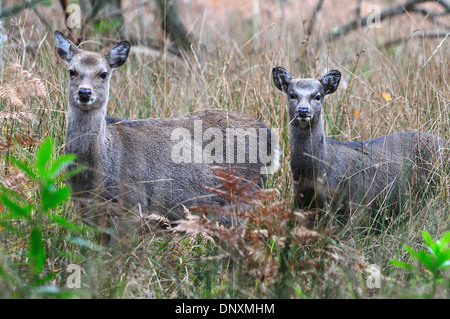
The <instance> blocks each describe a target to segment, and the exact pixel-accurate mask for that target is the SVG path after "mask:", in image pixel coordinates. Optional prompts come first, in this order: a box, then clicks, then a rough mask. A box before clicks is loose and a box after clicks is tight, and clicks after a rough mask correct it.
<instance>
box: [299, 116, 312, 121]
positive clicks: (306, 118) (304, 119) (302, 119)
mask: <svg viewBox="0 0 450 319" xmlns="http://www.w3.org/2000/svg"><path fill="white" fill-rule="evenodd" d="M297 120H298V121H299V122H309V121H311V116H307V117H298V116H297Z"/></svg>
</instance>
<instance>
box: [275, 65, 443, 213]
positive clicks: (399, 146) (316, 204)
mask: <svg viewBox="0 0 450 319" xmlns="http://www.w3.org/2000/svg"><path fill="white" fill-rule="evenodd" d="M272 72H273V80H274V83H275V86H276V87H277V88H278V89H279V90H280V91H282V92H284V93H285V94H286V96H287V98H288V101H289V102H288V103H289V118H290V140H291V141H290V144H291V172H292V175H293V180H294V195H295V201H296V204H297V205H298V206H300V207H302V208H320V209H323V208H325V204H326V202H329V203H334V204H335V208H340V209H339V210H340V211H341V212H342V213H343V214H344V215H346V217H348V214H347V213H348V210H349V208H352V207H353V208H356V207H363V208H366V207H367V208H369V209H370V210H372V211H374V210H376V208H377V207H380V205H383V207H384V208H385V209H389V208H390V209H397V208H398V204H399V203H400V202H401V198H402V196H405V195H406V194H407V193H408V192H409V191H410V190H411V187H412V186H413V185H416V186H419V188H421V187H423V186H425V182H426V181H427V179H428V177H429V176H430V173H432V172H434V171H435V169H436V166H437V164H438V163H439V161H442V159H443V157H442V151H443V150H444V145H445V142H444V140H443V139H442V138H440V137H438V136H435V135H432V134H429V133H425V132H419V131H407V132H400V133H395V134H391V135H387V136H381V137H377V138H374V139H371V140H367V141H361V142H342V141H337V140H333V139H330V138H327V137H325V130H324V123H323V114H322V107H323V102H324V99H325V96H326V95H329V94H332V93H334V92H335V91H336V89H337V88H338V85H339V82H340V79H341V73H340V72H339V71H336V70H333V71H330V72H328V73H326V74H324V75H323V76H322V77H321V78H320V79H319V80H316V79H311V78H306V79H302V78H294V77H292V76H291V75H290V74H289V72H288V71H287V70H285V69H283V68H281V67H276V68H274V69H273V71H272ZM441 163H442V162H441Z"/></svg>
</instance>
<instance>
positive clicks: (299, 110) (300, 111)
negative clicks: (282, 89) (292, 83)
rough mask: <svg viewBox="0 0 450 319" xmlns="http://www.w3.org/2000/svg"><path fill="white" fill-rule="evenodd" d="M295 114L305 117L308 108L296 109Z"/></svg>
mask: <svg viewBox="0 0 450 319" xmlns="http://www.w3.org/2000/svg"><path fill="white" fill-rule="evenodd" d="M297 114H298V116H299V117H302V118H304V117H307V116H308V108H305V107H302V108H298V109H297Z"/></svg>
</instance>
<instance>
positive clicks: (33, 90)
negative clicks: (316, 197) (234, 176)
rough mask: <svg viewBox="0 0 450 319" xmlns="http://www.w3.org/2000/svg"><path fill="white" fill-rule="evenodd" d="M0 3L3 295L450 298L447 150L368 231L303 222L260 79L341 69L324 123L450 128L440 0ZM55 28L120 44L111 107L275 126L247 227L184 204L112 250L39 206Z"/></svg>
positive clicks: (60, 78) (95, 42)
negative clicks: (225, 223) (176, 218)
mask: <svg viewBox="0 0 450 319" xmlns="http://www.w3.org/2000/svg"><path fill="white" fill-rule="evenodd" d="M0 16H1V20H0V22H1V24H0V54H1V57H0V68H1V69H0V124H1V135H0V154H1V159H0V172H1V173H0V180H1V182H0V192H1V193H0V199H1V200H0V212H1V213H0V243H1V244H0V297H2V298H30V297H61V298H74V297H88V298H89V297H95V298H399V297H401V298H402V297H408V298H409V297H419V298H425V297H435V298H448V297H449V296H450V295H449V291H450V274H449V273H448V265H449V260H450V253H449V252H448V250H445V249H446V245H447V244H448V242H450V237H449V235H446V234H448V231H449V212H450V208H449V201H450V200H449V195H450V194H449V185H450V168H449V165H448V163H443V165H442V167H440V177H441V179H440V184H439V185H438V187H436V188H431V187H430V189H427V192H425V195H424V196H423V197H421V198H414V197H413V196H411V198H409V199H408V201H407V203H406V205H405V206H404V207H403V209H402V213H401V214H400V216H385V219H386V223H385V226H383V229H379V231H377V232H370V231H368V229H366V228H364V227H359V226H358V225H359V224H358V221H357V220H350V221H349V224H348V225H343V227H340V228H339V229H336V228H334V227H330V228H326V229H321V230H317V229H314V230H313V229H309V228H308V227H307V226H306V225H307V223H306V222H305V220H306V219H308V218H309V216H310V215H313V213H312V212H304V211H293V210H292V194H291V183H292V181H291V176H290V171H289V134H288V114H287V107H286V105H287V101H286V99H285V97H284V96H283V94H281V93H280V92H278V91H277V90H276V88H275V87H274V85H273V83H272V78H271V77H272V75H271V70H272V68H273V67H275V66H282V67H284V68H286V69H288V70H289V71H290V72H291V74H292V75H294V76H297V77H313V78H318V77H320V76H321V75H322V74H323V73H324V72H326V71H327V70H330V69H338V70H340V71H341V72H342V74H343V78H342V80H341V85H340V87H339V89H338V91H337V92H336V93H335V94H333V95H332V96H330V97H328V98H327V101H326V104H325V106H324V118H325V125H326V127H325V129H326V134H327V136H330V137H333V138H336V139H339V140H353V141H359V140H365V139H370V138H373V137H376V136H380V135H384V134H390V133H394V132H398V131H403V130H409V129H418V130H424V131H428V132H432V133H434V134H437V135H440V136H442V137H444V138H446V139H447V140H450V65H449V56H450V40H449V33H450V1H449V0H435V1H422V0H379V1H375V0H337V1H334V0H333V1H331V0H246V1H242V0H224V1H221V0H176V1H175V0H172V1H170V0H147V1H140V0H129V1H127V0H114V1H104V0H80V1H68V0H60V1H56V0H53V1H51V0H30V1H12V0H4V1H3V0H2V2H1V3H0ZM78 17H79V20H78ZM78 22H79V23H78ZM54 30H60V31H62V32H63V33H64V34H66V35H67V36H68V37H70V39H71V40H72V41H73V42H75V43H76V44H77V45H79V46H80V47H81V48H84V49H89V50H103V51H105V50H106V49H107V48H108V47H110V46H112V45H113V44H114V43H116V42H118V41H120V40H125V39H126V40H129V41H130V42H131V44H132V48H131V53H130V56H129V58H128V60H127V62H126V64H125V65H124V66H122V67H121V68H119V69H117V71H115V72H114V74H113V76H112V78H111V88H110V103H109V105H108V116H112V117H119V118H128V119H135V118H161V117H172V116H187V115H190V114H195V113H198V112H201V111H203V110H206V109H221V110H230V111H235V112H241V113H245V114H247V115H249V116H251V117H254V118H257V119H259V120H260V121H261V122H263V123H266V124H267V125H268V126H270V127H272V128H276V129H278V130H279V132H280V136H279V139H280V144H281V146H282V149H283V157H282V165H281V168H280V170H279V171H278V172H277V173H276V174H275V175H274V176H272V177H271V179H270V181H269V182H268V185H267V188H268V189H269V190H270V191H271V195H270V196H266V195H264V196H262V195H261V197H257V198H255V199H254V200H255V203H256V207H257V208H256V209H254V210H252V211H249V212H248V216H247V217H249V218H250V219H251V220H252V222H251V223H250V225H249V227H247V228H246V229H235V230H227V229H223V228H217V227H216V226H215V225H211V224H210V223H208V222H207V220H204V219H202V218H201V217H199V216H191V219H189V220H187V222H186V223H185V224H184V225H182V227H181V229H182V231H183V233H184V236H180V234H176V232H174V233H170V234H152V235H147V236H144V235H142V237H141V238H139V239H137V240H136V243H135V245H132V247H131V248H130V250H129V251H126V252H111V251H109V250H108V249H107V248H105V247H99V246H97V245H96V243H95V240H94V236H95V229H92V228H90V227H88V226H86V225H84V224H83V223H82V222H81V219H80V217H79V216H78V214H77V212H76V211H75V209H74V208H73V206H72V205H71V203H70V201H69V200H67V198H64V199H61V200H60V201H59V202H57V203H56V202H55V204H54V206H52V207H51V208H49V209H43V208H42V205H41V206H40V204H39V203H41V202H42V200H43V199H45V198H43V196H44V195H45V194H44V193H43V192H42V185H43V184H42V183H43V182H42V180H39V177H36V178H35V179H33V178H32V177H30V175H33V174H31V173H30V167H33V165H34V164H32V163H33V161H34V160H36V161H38V159H40V158H42V156H43V155H42V154H44V151H41V152H38V151H37V149H38V147H39V145H40V144H41V143H42V141H44V140H45V139H46V138H51V140H52V141H53V145H54V152H53V153H52V154H51V156H50V155H49V159H48V160H50V161H52V158H55V160H54V162H57V160H56V158H57V157H58V156H60V155H61V154H63V145H64V132H65V123H66V112H67V83H68V75H67V74H66V73H67V72H66V68H65V65H64V63H63V62H62V61H61V60H60V59H59V57H58V55H57V52H56V49H55V46H54V40H53V35H52V34H53V31H54ZM46 145H48V144H46ZM49 149H50V148H49V147H48V146H47V151H48V152H50V151H49ZM39 154H40V155H39ZM14 159H15V160H14ZM20 163H22V164H20ZM26 163H29V164H26ZM30 163H31V164H30ZM27 167H28V168H29V169H28V170H27ZM230 183H231V182H230ZM63 185H64V182H63V181H62V179H59V180H58V179H55V181H54V186H55V187H61V188H63V187H64V186H63ZM238 190H239V189H238ZM237 193H239V191H237ZM241 195H242V196H244V195H245V194H241ZM11 198H13V199H14V200H11ZM20 203H21V204H20ZM381 213H382V212H381ZM381 215H382V216H384V214H381ZM383 225H384V223H383ZM425 231H426V233H424V232H425ZM426 234H430V236H431V237H428V236H427V235H426ZM430 238H433V239H434V240H436V241H434V242H433V240H432V239H430ZM439 238H442V240H441V241H440V242H439V243H437V240H438V239H439ZM424 240H425V241H424ZM405 245H406V246H405ZM439 245H441V246H442V249H441V248H439V247H441V246H439ZM427 247H428V248H430V249H431V251H433V253H430V254H431V255H430V256H431V257H427V255H426V253H425V252H424V251H427V250H426V248H427ZM433 249H434V250H433ZM439 249H441V250H440V251H438V250H439ZM416 250H417V251H421V252H420V253H417V254H416V255H415V254H413V253H412V252H414V251H416ZM433 256H434V257H433ZM437 256H441V257H439V258H441V259H439V263H438V262H437V260H438V258H437ZM393 260H396V262H392V261H393ZM430 260H431V261H430ZM433 262H434V263H433ZM69 265H76V266H77V267H81V269H83V271H82V272H81V279H80V280H81V286H80V287H79V288H76V289H75V288H70V285H68V281H67V280H68V277H69V276H70V275H71V272H70V271H69V270H68V269H69V268H68V267H69ZM370 265H376V267H377V269H378V270H379V273H378V274H379V275H380V276H378V277H377V278H378V279H377V280H379V282H378V284H377V285H375V286H374V285H371V284H368V282H369V279H370V278H372V277H371V276H372V275H373V273H372V272H371V271H370V269H373V268H370V267H369V266H370ZM372 279H373V278H372ZM370 280H371V279H370Z"/></svg>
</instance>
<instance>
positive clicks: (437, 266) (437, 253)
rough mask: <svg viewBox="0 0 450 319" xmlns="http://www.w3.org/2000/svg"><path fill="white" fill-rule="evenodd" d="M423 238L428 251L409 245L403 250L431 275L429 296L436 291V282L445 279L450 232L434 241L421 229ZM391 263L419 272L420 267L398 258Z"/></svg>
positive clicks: (449, 256)
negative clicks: (416, 249)
mask: <svg viewBox="0 0 450 319" xmlns="http://www.w3.org/2000/svg"><path fill="white" fill-rule="evenodd" d="M422 236H423V239H424V240H425V243H426V245H427V246H426V248H427V249H428V251H429V252H426V251H424V250H423V249H421V250H420V251H418V252H417V251H415V250H414V249H412V248H411V247H410V246H408V245H405V250H406V251H407V252H408V253H410V254H411V256H412V258H414V259H416V260H417V261H418V262H419V264H420V266H421V267H424V268H425V269H426V272H427V273H429V274H431V275H432V280H431V282H432V290H431V293H430V296H431V297H432V296H434V294H435V293H436V287H437V285H438V284H440V283H442V282H443V281H444V280H445V277H444V275H443V274H444V270H446V269H449V268H450V248H449V247H448V245H449V243H450V232H447V233H445V234H444V235H443V236H442V238H441V239H440V240H437V241H434V240H433V238H432V237H431V235H430V234H429V233H428V232H426V231H423V232H422ZM390 262H391V264H393V265H394V266H397V267H400V268H404V269H408V270H418V271H419V272H420V269H421V267H416V266H415V265H412V264H408V263H405V262H401V261H399V260H391V261H390Z"/></svg>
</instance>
